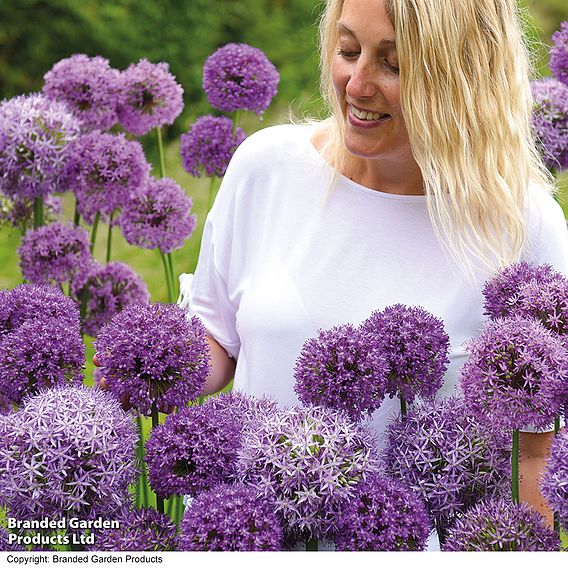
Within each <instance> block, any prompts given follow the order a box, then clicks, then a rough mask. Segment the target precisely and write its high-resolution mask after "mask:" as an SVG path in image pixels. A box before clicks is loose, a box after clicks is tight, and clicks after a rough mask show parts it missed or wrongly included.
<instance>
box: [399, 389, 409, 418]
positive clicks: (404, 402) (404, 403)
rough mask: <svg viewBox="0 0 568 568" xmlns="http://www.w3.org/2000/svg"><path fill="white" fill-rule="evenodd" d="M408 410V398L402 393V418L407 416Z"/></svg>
mask: <svg viewBox="0 0 568 568" xmlns="http://www.w3.org/2000/svg"><path fill="white" fill-rule="evenodd" d="M406 412H407V409H406V398H404V395H403V394H402V393H400V414H401V416H402V418H406Z"/></svg>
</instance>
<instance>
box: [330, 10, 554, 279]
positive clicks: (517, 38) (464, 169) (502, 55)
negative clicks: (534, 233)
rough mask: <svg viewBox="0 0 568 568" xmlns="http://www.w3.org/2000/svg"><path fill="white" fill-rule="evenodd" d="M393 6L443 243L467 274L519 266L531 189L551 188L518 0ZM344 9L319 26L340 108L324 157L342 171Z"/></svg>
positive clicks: (418, 156) (409, 118) (413, 134)
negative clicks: (338, 75) (539, 143)
mask: <svg viewBox="0 0 568 568" xmlns="http://www.w3.org/2000/svg"><path fill="white" fill-rule="evenodd" d="M379 1H381V0H377V2H379ZM385 5H386V9H387V13H388V15H389V18H390V20H391V22H392V24H393V27H394V30H395V39H396V46H397V53H398V59H399V65H400V97H401V104H402V111H403V115H404V120H405V124H406V129H407V131H408V136H409V139H410V144H411V148H412V153H413V156H414V159H415V160H416V162H417V164H418V166H419V167H420V169H421V172H422V177H423V180H424V192H425V194H426V198H427V204H428V211H429V214H430V218H431V220H432V224H433V227H434V229H435V231H436V234H437V235H438V238H439V240H440V241H441V242H442V243H443V244H444V245H445V246H446V248H447V250H449V252H450V253H451V254H452V256H453V257H454V258H456V259H457V260H458V261H459V262H460V264H461V265H462V266H463V267H465V268H466V269H467V272H469V273H471V272H472V271H473V270H474V267H480V266H481V267H482V268H484V269H485V270H494V269H496V268H498V267H500V266H503V265H506V264H509V263H510V262H514V261H516V260H518V257H519V255H520V252H521V249H522V247H523V245H524V243H525V240H526V232H527V231H526V221H525V207H526V198H527V185H528V183H529V181H531V182H533V183H535V184H538V185H541V186H543V187H545V188H546V189H547V190H548V191H550V192H552V191H553V186H552V183H551V179H550V176H549V174H548V172H547V170H546V168H545V166H544V164H543V162H542V160H541V158H540V155H539V153H538V151H537V149H536V145H535V142H534V138H533V134H532V131H531V126H530V117H531V111H532V104H533V103H532V96H531V91H530V84H529V78H530V74H531V66H530V58H529V52H528V49H527V47H526V45H525V42H524V40H523V34H522V26H521V19H520V14H519V13H518V11H517V6H516V1H515V0H459V1H456V0H385ZM342 7H343V0H328V2H327V6H326V9H325V10H324V13H323V15H322V19H321V21H320V42H321V46H320V47H321V87H322V94H323V96H324V98H325V99H326V101H327V103H328V105H329V107H330V109H331V110H332V117H331V118H330V119H329V120H328V122H329V125H328V136H327V139H326V143H325V146H324V147H323V148H322V153H323V154H324V157H325V158H326V159H327V160H328V161H329V162H330V163H331V164H332V165H333V166H334V167H335V169H336V170H337V171H339V172H342V171H343V168H344V166H345V163H346V162H345V161H346V156H347V151H346V149H345V146H344V144H343V140H342V121H343V117H342V113H341V111H340V109H339V108H338V103H337V100H336V96H335V93H334V89H333V85H332V81H331V64H332V61H333V58H334V57H335V55H336V45H337V29H336V23H337V20H338V19H339V17H340V15H341V10H342Z"/></svg>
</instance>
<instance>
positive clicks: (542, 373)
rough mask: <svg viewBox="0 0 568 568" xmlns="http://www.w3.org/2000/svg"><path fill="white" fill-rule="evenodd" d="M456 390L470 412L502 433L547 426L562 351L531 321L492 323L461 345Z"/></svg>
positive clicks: (560, 381) (561, 387)
mask: <svg viewBox="0 0 568 568" xmlns="http://www.w3.org/2000/svg"><path fill="white" fill-rule="evenodd" d="M465 347H466V350H467V351H468V353H469V358H468V360H467V361H466V363H465V364H464V366H463V368H462V371H461V386H462V390H463V393H464V397H465V400H466V403H467V405H468V407H469V408H470V410H471V412H472V413H473V414H474V415H475V416H476V417H477V418H478V419H479V420H480V421H482V422H485V423H487V424H491V425H492V426H493V427H494V428H500V429H502V430H520V429H523V428H527V427H530V426H534V427H536V428H546V427H548V426H549V425H550V424H551V423H552V422H553V421H554V419H555V418H556V416H557V415H558V414H559V413H560V406H561V403H562V397H563V396H564V395H565V391H566V386H565V385H566V382H567V381H568V353H567V351H566V349H565V348H564V345H563V344H562V342H561V341H560V339H558V338H557V337H555V336H554V334H552V333H551V332H550V331H548V330H547V329H545V328H544V327H543V326H542V325H541V324H540V323H538V322H537V321H534V320H526V319H523V318H518V317H514V318H508V319H497V320H495V321H492V322H489V323H488V324H487V325H485V326H484V328H483V330H482V332H481V334H480V335H479V337H477V338H475V339H473V340H470V341H469V342H467V343H466V345H465Z"/></svg>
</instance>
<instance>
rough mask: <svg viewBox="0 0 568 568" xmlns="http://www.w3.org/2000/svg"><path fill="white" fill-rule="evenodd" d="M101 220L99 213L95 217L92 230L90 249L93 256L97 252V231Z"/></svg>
mask: <svg viewBox="0 0 568 568" xmlns="http://www.w3.org/2000/svg"><path fill="white" fill-rule="evenodd" d="M100 220H101V214H100V212H99V211H97V214H96V215H95V220H94V222H93V228H92V229H91V245H90V247H89V249H90V251H91V254H93V252H94V250H95V241H96V240H97V229H98V228H99V221H100Z"/></svg>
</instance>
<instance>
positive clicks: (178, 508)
mask: <svg viewBox="0 0 568 568" xmlns="http://www.w3.org/2000/svg"><path fill="white" fill-rule="evenodd" d="M183 513H184V507H183V497H182V496H180V495H178V496H177V497H176V518H175V522H176V524H177V525H178V526H179V524H180V522H181V520H182V518H183Z"/></svg>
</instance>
